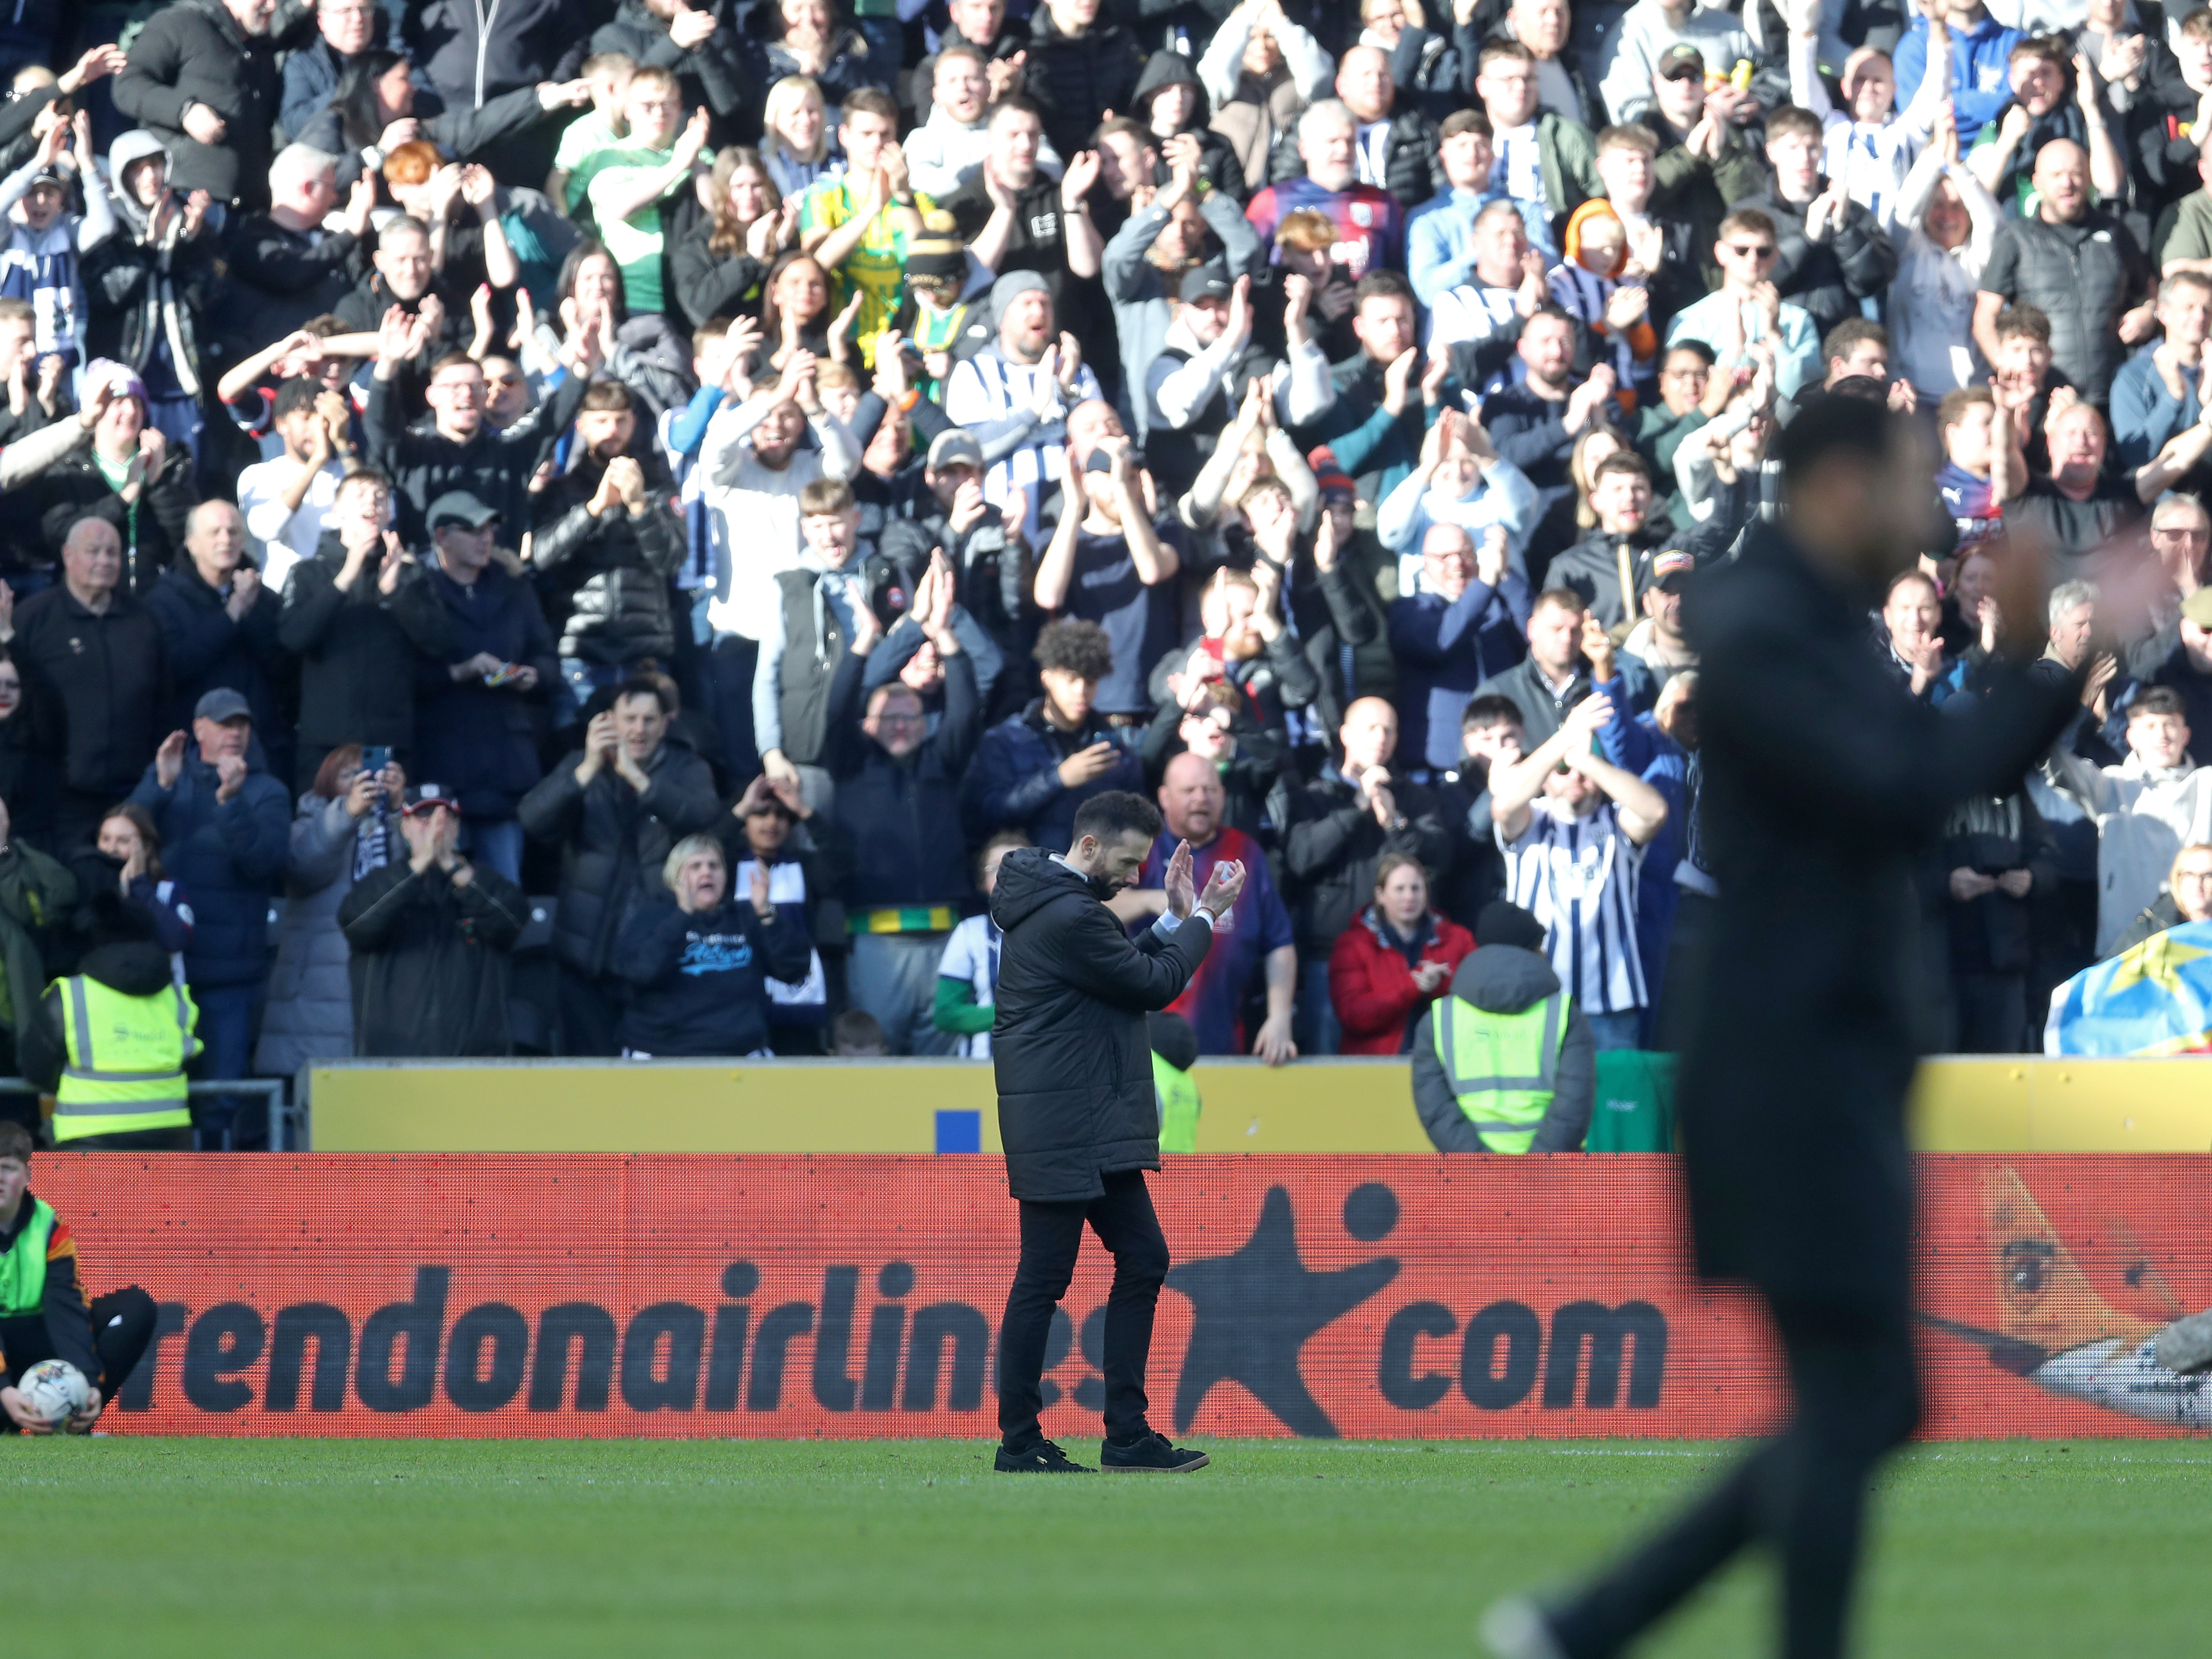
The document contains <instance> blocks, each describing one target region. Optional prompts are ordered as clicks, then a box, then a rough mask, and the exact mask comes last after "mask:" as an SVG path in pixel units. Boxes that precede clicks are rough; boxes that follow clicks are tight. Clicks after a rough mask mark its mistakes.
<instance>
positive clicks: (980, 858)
mask: <svg viewBox="0 0 2212 1659" xmlns="http://www.w3.org/2000/svg"><path fill="white" fill-rule="evenodd" d="M1029 844H1030V838H1029V837H1028V836H1025V835H1024V834H1023V833H1022V832H1021V831H1020V830H1018V829H1001V830H1000V831H999V833H998V834H997V835H995V836H992V837H991V839H990V840H988V841H987V842H984V843H983V850H982V851H981V852H980V853H978V854H976V855H975V887H976V890H978V891H979V892H981V894H982V895H983V898H984V901H985V902H986V903H988V902H989V900H990V897H991V890H992V889H993V888H994V887H995V886H997V885H998V884H999V866H1000V864H1001V863H1003V862H1004V861H1005V860H1006V854H1009V853H1011V852H1012V851H1013V850H1014V848H1017V847H1027V846H1028V845H1029ZM998 989H999V924H998V923H997V922H995V921H992V920H991V917H990V913H989V912H988V911H987V910H986V911H985V912H983V913H982V914H981V915H973V916H969V917H967V918H965V919H964V920H963V921H962V922H961V923H960V925H959V926H958V927H955V928H954V929H953V930H952V933H951V936H950V937H949V938H947V939H945V959H944V960H943V961H942V962H940V963H939V964H938V968H937V1002H936V1005H935V1006H934V1007H933V1008H932V1009H931V1011H930V1020H931V1023H932V1024H934V1025H935V1026H936V1027H937V1029H938V1030H940V1031H949V1032H952V1033H954V1034H956V1035H957V1036H958V1037H959V1038H960V1043H959V1046H958V1047H957V1048H955V1049H954V1051H953V1052H954V1053H956V1054H959V1055H961V1056H962V1057H963V1058H964V1059H968V1060H987V1059H989V1058H990V1056H991V1022H992V1021H993V1020H994V1018H997V1017H998V1015H997V1008H996V1006H995V1005H996V1002H997V997H998Z"/></svg>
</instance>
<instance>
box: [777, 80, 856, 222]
mask: <svg viewBox="0 0 2212 1659" xmlns="http://www.w3.org/2000/svg"><path fill="white" fill-rule="evenodd" d="M760 154H761V160H762V161H765V162H766V163H767V164H768V176H769V179H772V180H773V181H774V182H775V187H776V190H777V191H778V193H780V194H781V196H783V197H784V198H785V199H786V200H787V201H797V200H798V199H799V197H802V196H804V195H805V194H806V192H807V191H808V189H809V188H810V187H811V185H813V183H814V181H815V180H816V179H835V178H836V176H837V175H838V174H839V173H842V172H844V170H845V157H844V155H843V153H842V151H840V150H839V149H838V148H837V143H836V138H835V137H833V136H832V135H831V133H830V131H829V111H828V109H827V108H826V107H825V106H824V105H823V102H822V88H820V87H819V86H818V85H817V84H816V82H815V81H814V79H813V77H812V76H805V75H787V76H784V77H783V79H782V80H781V81H779V82H776V83H775V85H774V86H772V87H770V88H769V89H768V102H767V104H766V106H764V107H763V109H762V111H761V142H760Z"/></svg>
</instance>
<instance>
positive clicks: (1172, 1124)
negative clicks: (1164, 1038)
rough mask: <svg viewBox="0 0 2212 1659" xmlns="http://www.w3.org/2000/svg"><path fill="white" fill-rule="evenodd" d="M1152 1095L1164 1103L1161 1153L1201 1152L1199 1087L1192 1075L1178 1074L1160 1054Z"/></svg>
mask: <svg viewBox="0 0 2212 1659" xmlns="http://www.w3.org/2000/svg"><path fill="white" fill-rule="evenodd" d="M1152 1093H1153V1095H1154V1096H1155V1097H1157V1098H1158V1101H1159V1103H1160V1150H1161V1151H1162V1152H1196V1151H1197V1150H1198V1114H1199V1110H1200V1103H1199V1098H1198V1085H1197V1083H1196V1082H1195V1081H1194V1079H1192V1077H1191V1074H1190V1073H1188V1072H1178V1071H1177V1070H1176V1068H1175V1067H1174V1066H1170V1065H1169V1064H1168V1063H1167V1061H1165V1060H1162V1059H1161V1058H1160V1057H1159V1056H1158V1054H1154V1055H1153V1056H1152Z"/></svg>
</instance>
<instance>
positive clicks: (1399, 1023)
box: [1328, 904, 1474, 1054]
mask: <svg viewBox="0 0 2212 1659" xmlns="http://www.w3.org/2000/svg"><path fill="white" fill-rule="evenodd" d="M1384 925H1385V924H1384V923H1383V920H1382V918H1381V917H1379V916H1377V915H1376V914H1375V907H1374V906H1373V905H1371V904H1370V905H1369V906H1368V907H1367V908H1365V909H1364V910H1363V911H1361V912H1360V913H1359V919H1358V921H1355V922H1353V923H1352V926H1351V927H1347V928H1346V929H1345V930H1344V931H1343V932H1342V933H1340V934H1338V935H1337V938H1336V947H1335V948H1334V950H1332V951H1330V952H1329V953H1328V996H1329V1000H1330V1001H1332V1002H1334V1004H1335V1005H1336V1018H1337V1019H1338V1021H1339V1022H1340V1024H1342V1025H1343V1027H1344V1045H1343V1048H1342V1049H1341V1050H1340V1052H1342V1053H1344V1054H1403V1053H1404V1052H1405V1051H1406V1041H1407V1033H1408V1032H1409V1031H1411V1030H1412V1029H1413V1022H1414V1021H1415V1020H1417V1019H1419V1018H1420V1014H1421V1010H1422V1009H1424V1008H1425V1007H1426V1006H1428V1005H1429V1004H1430V1003H1431V1001H1433V1000H1435V999H1437V997H1440V996H1442V995H1443V994H1444V993H1445V992H1447V991H1449V990H1450V989H1451V979H1452V973H1455V972H1456V971H1457V970H1458V969H1459V964H1460V960H1461V958H1462V957H1465V956H1467V955H1468V954H1469V953H1470V952H1471V951H1474V935H1473V934H1472V933H1468V931H1467V929H1466V928H1464V927H1461V926H1460V925H1459V924H1458V923H1457V922H1455V921H1446V920H1445V919H1444V918H1443V917H1442V916H1440V915H1435V914H1433V913H1431V915H1430V917H1429V926H1430V927H1431V930H1432V934H1431V938H1430V939H1429V942H1428V944H1427V945H1425V946H1424V947H1423V948H1422V951H1421V960H1422V961H1423V962H1441V963H1443V964H1444V966H1445V968H1446V969H1448V970H1449V971H1448V972H1447V973H1446V974H1445V975H1444V976H1443V978H1442V979H1441V980H1439V981H1437V988H1436V989H1435V990H1433V991H1431V992H1429V993H1427V994H1423V993H1422V991H1421V988H1420V987H1419V986H1418V985H1416V984H1414V983H1413V964H1412V963H1408V962H1407V960H1406V953H1405V952H1404V951H1401V950H1400V949H1399V948H1398V946H1397V945H1395V944H1394V943H1386V942H1385V940H1384V938H1383V927H1384Z"/></svg>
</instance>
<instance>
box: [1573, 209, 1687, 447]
mask: <svg viewBox="0 0 2212 1659" xmlns="http://www.w3.org/2000/svg"><path fill="white" fill-rule="evenodd" d="M1562 240H1564V242H1565V246H1566V257H1565V258H1564V259H1562V260H1560V261H1559V264H1556V265H1554V266H1553V267H1552V270H1551V274H1550V275H1549V276H1547V278H1546V279H1545V283H1546V286H1547V287H1548V288H1549V289H1551V293H1552V298H1553V300H1555V301H1558V302H1559V307H1560V308H1561V309H1562V310H1564V311H1565V313H1567V314H1568V315H1569V316H1570V317H1573V318H1575V319H1577V320H1578V321H1579V322H1581V323H1582V325H1583V326H1584V327H1585V328H1587V329H1589V331H1590V332H1591V333H1592V334H1594V335H1595V336H1596V337H1597V341H1598V347H1599V349H1600V351H1601V352H1602V353H1603V354H1604V357H1605V361H1607V362H1610V363H1611V364H1612V365H1613V382H1614V384H1615V385H1616V386H1619V387H1620V392H1618V393H1617V394H1616V395H1617V396H1618V398H1620V407H1621V410H1622V412H1623V413H1625V414H1632V413H1633V412H1634V411H1635V410H1636V406H1637V404H1638V401H1639V400H1641V399H1644V398H1652V397H1656V395H1657V392H1658V383H1657V380H1656V378H1655V377H1656V369H1657V365H1658V358H1659V336H1658V333H1657V332H1656V331H1655V330H1654V329H1653V328H1652V326H1651V296H1650V292H1649V290H1647V289H1645V287H1644V277H1645V276H1646V275H1647V274H1648V273H1647V272H1645V271H1644V269H1643V268H1642V267H1641V266H1640V265H1638V264H1636V263H1635V261H1634V260H1632V259H1631V258H1629V255H1628V228H1627V227H1626V225H1624V224H1622V223H1621V222H1620V216H1619V215H1618V214H1616V213H1614V212H1613V209H1612V207H1611V206H1609V205H1608V204H1607V203H1605V202H1603V201H1601V200H1592V201H1588V202H1584V203H1583V204H1582V205H1581V206H1580V207H1578V208H1577V209H1576V210H1575V211H1574V216H1573V217H1572V218H1571V219H1569V220H1568V221H1567V234H1566V235H1565V238H1563V239H1562Z"/></svg>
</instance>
